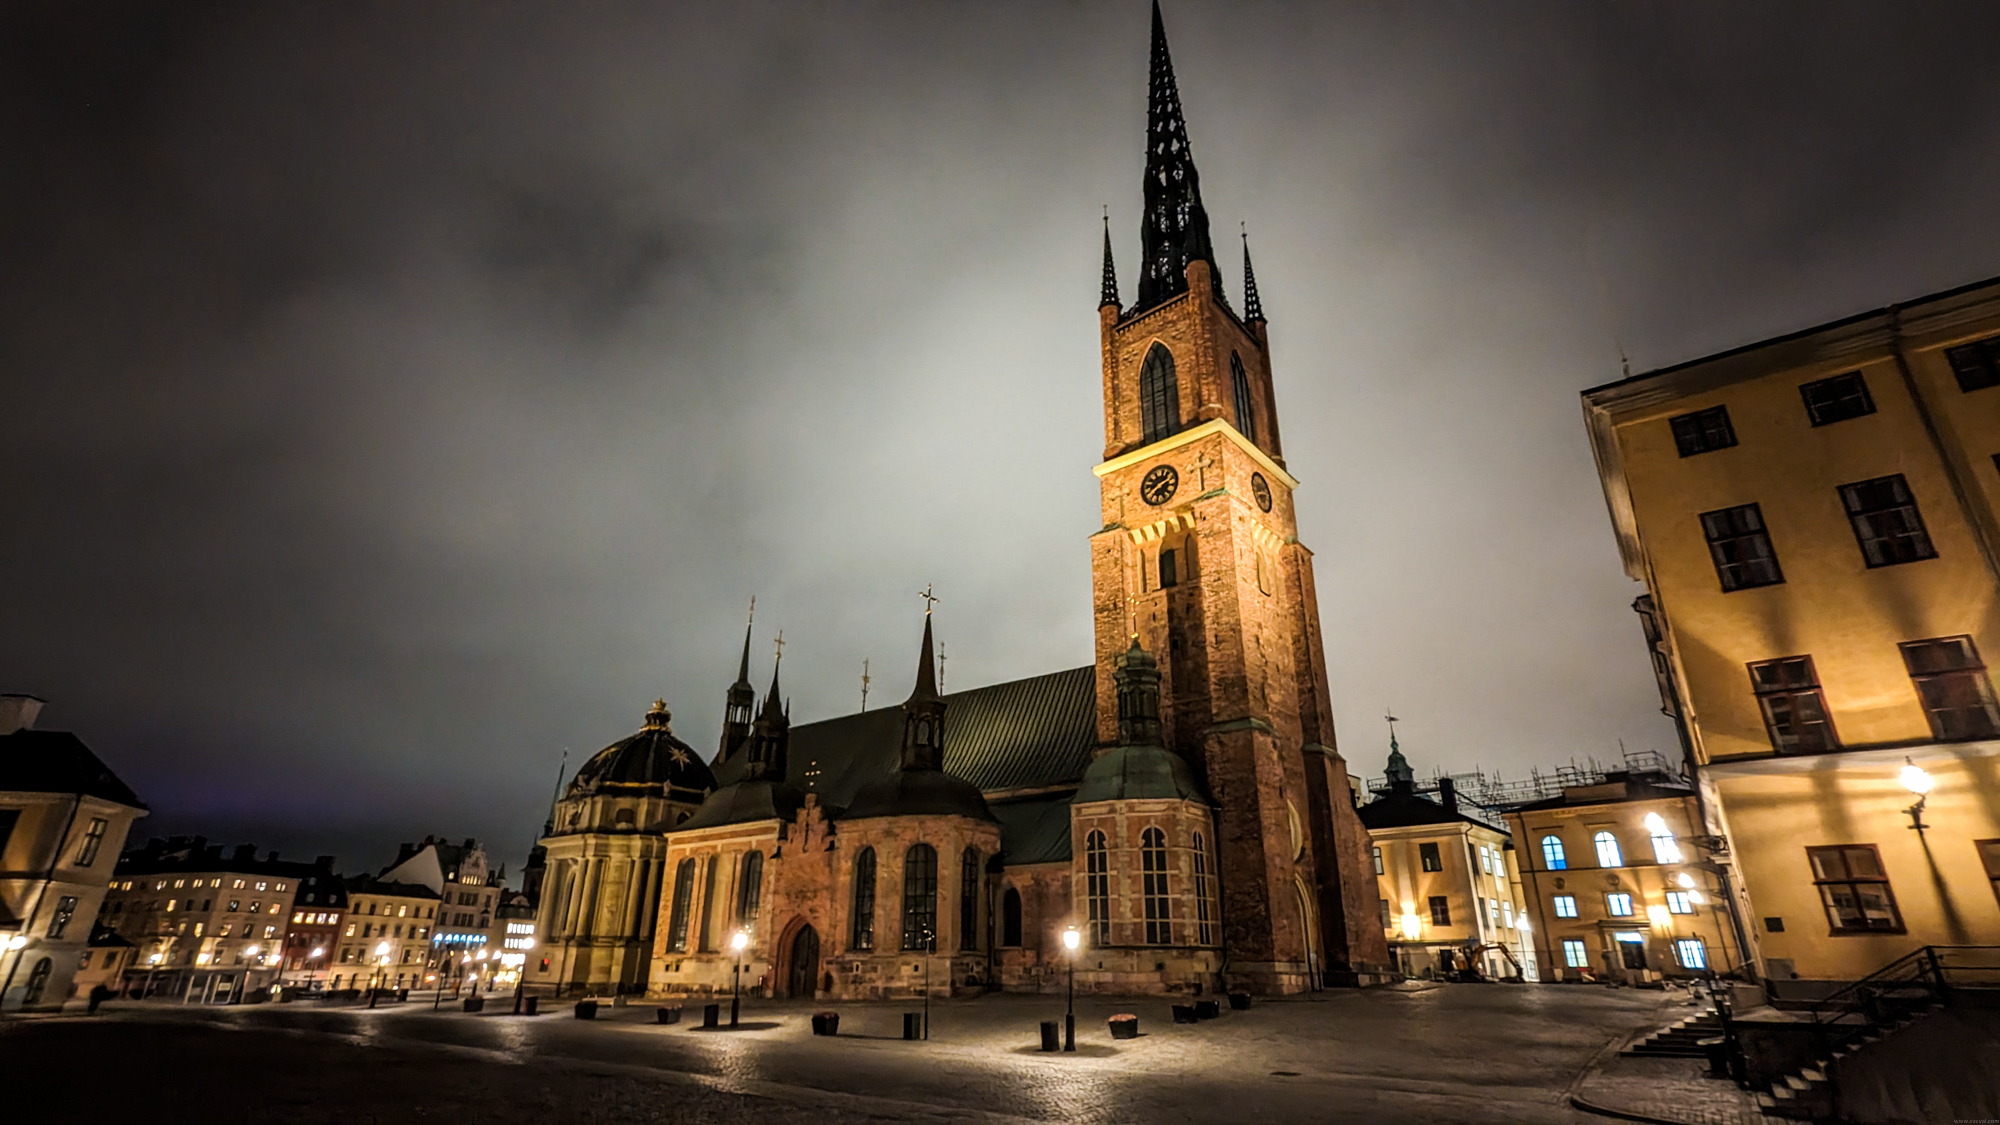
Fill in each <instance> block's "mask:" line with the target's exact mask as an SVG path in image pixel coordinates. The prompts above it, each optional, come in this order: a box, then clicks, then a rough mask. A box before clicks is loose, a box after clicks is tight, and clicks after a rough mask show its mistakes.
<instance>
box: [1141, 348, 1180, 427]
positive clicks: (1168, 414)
mask: <svg viewBox="0 0 2000 1125" xmlns="http://www.w3.org/2000/svg"><path fill="white" fill-rule="evenodd" d="M1139 425H1140V427H1141V428H1142V429H1143V430H1144V431H1145V434H1144V440H1145V441H1146V442H1148V443H1151V442H1156V441H1159V440H1160V439H1161V438H1164V437H1172V436H1173V435H1174V434H1175V433H1176V432H1178V431H1179V430H1180V428H1181V392H1180V383H1179V381H1178V380H1177V379H1176V378H1175V376H1174V353H1172V352H1170V351H1168V350H1167V346H1166V345H1165V344H1154V345H1153V350H1152V351H1149V352H1147V353H1146V362H1145V363H1144V364H1143V365H1142V366H1141V367H1140V368H1139Z"/></svg>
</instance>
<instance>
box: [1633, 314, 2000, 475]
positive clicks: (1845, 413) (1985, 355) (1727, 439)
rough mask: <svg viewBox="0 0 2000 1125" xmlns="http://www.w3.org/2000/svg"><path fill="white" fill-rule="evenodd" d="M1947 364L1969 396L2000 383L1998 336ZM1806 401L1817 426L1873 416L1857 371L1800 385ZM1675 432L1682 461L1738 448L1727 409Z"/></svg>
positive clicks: (1689, 420) (1954, 354)
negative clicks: (1720, 450)
mask: <svg viewBox="0 0 2000 1125" xmlns="http://www.w3.org/2000/svg"><path fill="white" fill-rule="evenodd" d="M1944 354H1945V360H1946V361H1947V362H1948V363H1950V364H1951V372H1952V375H1953V376H1954V377H1956V378H1957V379H1958V387H1959V390H1961V391H1965V392H1967V393H1970V392H1972V391H1978V390H1984V389H1986V388H1987V387H1992V386H1996V385H2000V336H1989V337H1987V338H1986V339H1984V340H1975V341H1973V342H1972V343H1970V344H1963V345H1960V346H1959V347H1956V348H1948V349H1946V350H1945V353H1944ZM1799 397H1800V398H1801V399H1803V400H1804V402H1805V409H1806V420H1807V421H1809V422H1811V423H1812V424H1813V425H1814V426H1815V427H1818V426H1830V425H1832V424H1833V423H1835V422H1845V421H1847V420H1848V419H1850V418H1863V417H1866V416H1868V415H1870V414H1873V413H1875V399H1874V396H1872V395H1870V394H1869V393H1868V380H1867V379H1866V378H1865V377H1864V376H1863V375H1862V374H1861V372H1859V371H1849V372H1847V373H1845V374H1842V375H1835V376H1832V377H1831V378H1826V379H1815V380H1813V381H1811V382H1809V383H1803V384H1801V385H1800V386H1799ZM1667 424H1668V426H1669V427H1670V428H1672V430H1673V433H1674V447H1675V448H1676V449H1678V450H1679V451H1680V455H1681V456H1682V457H1693V456H1695V455H1696V454H1699V453H1712V452H1714V451H1716V450H1718V449H1728V448H1731V447H1732V446H1734V445H1735V444H1736V428H1735V427H1734V426H1732V425H1731V424H1730V422H1729V408H1728V407H1726V406H1711V407H1709V408H1708V409H1706V410H1697V411H1694V412H1692V413H1688V414H1680V415H1676V416H1675V417H1672V418H1669V419H1667Z"/></svg>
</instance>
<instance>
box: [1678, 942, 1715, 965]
mask: <svg viewBox="0 0 2000 1125" xmlns="http://www.w3.org/2000/svg"><path fill="white" fill-rule="evenodd" d="M1674 960H1676V961H1679V962H1680V963H1681V968H1683V969H1706V968H1708V950H1707V949H1706V948H1704V947H1703V945H1702V942H1701V939H1700V938H1680V939H1677V940H1676V941H1675V942H1674Z"/></svg>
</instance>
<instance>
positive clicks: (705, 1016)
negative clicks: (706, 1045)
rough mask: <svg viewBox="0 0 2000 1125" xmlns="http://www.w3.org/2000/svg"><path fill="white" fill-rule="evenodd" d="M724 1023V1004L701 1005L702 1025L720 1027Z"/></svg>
mask: <svg viewBox="0 0 2000 1125" xmlns="http://www.w3.org/2000/svg"><path fill="white" fill-rule="evenodd" d="M721 1025H722V1005H720V1004H703V1005H702V1006H701V1026H703V1027H720V1026H721Z"/></svg>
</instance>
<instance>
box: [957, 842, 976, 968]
mask: <svg viewBox="0 0 2000 1125" xmlns="http://www.w3.org/2000/svg"><path fill="white" fill-rule="evenodd" d="M958 947H959V948H960V949H978V948H979V849H978V848H967V849H965V854H964V855H963V856H961V857H959V863H958Z"/></svg>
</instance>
